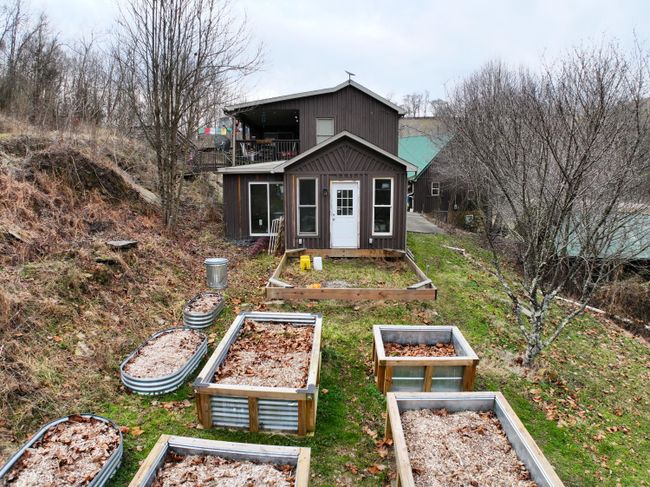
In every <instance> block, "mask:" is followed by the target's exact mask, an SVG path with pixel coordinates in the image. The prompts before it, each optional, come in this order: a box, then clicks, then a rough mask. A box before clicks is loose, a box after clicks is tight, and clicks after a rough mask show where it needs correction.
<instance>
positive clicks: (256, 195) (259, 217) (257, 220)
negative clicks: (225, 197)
mask: <svg viewBox="0 0 650 487" xmlns="http://www.w3.org/2000/svg"><path fill="white" fill-rule="evenodd" d="M267 190H268V185H267V184H266V183H264V184H251V185H250V205H251V233H268V231H269V213H268V206H267V205H268V193H267Z"/></svg>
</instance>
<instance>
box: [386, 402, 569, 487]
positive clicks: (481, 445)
mask: <svg viewBox="0 0 650 487" xmlns="http://www.w3.org/2000/svg"><path fill="white" fill-rule="evenodd" d="M386 400H387V407H388V414H387V419H386V438H387V439H392V440H393V446H394V451H395V462H396V464H397V483H398V485H400V486H402V487H423V486H438V485H439V486H446V487H461V486H466V485H508V486H512V487H533V486H538V487H561V486H563V484H562V481H561V480H560V478H559V477H558V476H557V474H556V473H555V471H554V470H553V467H552V466H551V465H550V463H549V462H548V460H546V458H545V457H544V454H543V453H542V451H541V450H540V449H539V447H538V446H537V445H536V444H535V442H534V440H533V439H532V438H531V436H530V435H529V434H528V432H527V431H526V428H525V427H524V425H523V424H522V423H521V421H520V420H519V418H518V417H517V415H516V414H515V412H514V411H513V410H512V408H511V407H510V405H509V404H508V402H507V401H506V400H505V398H504V397H503V395H502V394H501V393H500V392H455V393H435V392H434V393H431V392H429V393H407V392H397V393H389V394H387V396H386Z"/></svg>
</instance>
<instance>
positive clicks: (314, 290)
mask: <svg viewBox="0 0 650 487" xmlns="http://www.w3.org/2000/svg"><path fill="white" fill-rule="evenodd" d="M303 255H308V256H320V257H323V258H357V259H388V260H404V262H405V263H406V264H407V266H408V267H409V269H410V270H411V271H412V272H413V273H414V275H415V279H419V281H418V282H414V283H413V284H411V285H409V286H406V287H404V288H390V287H354V286H351V287H342V286H341V287H323V286H321V287H298V286H295V285H293V284H291V283H288V282H285V281H283V280H282V274H283V272H284V271H285V269H286V267H287V265H288V264H289V261H290V260H293V259H296V258H297V259H299V258H300V256H303ZM324 265H336V263H325V264H324ZM313 272H314V273H315V274H314V275H315V276H316V274H317V273H318V271H313ZM415 279H414V280H415ZM436 296H437V289H436V287H435V286H434V285H433V283H432V282H431V279H429V278H428V277H427V276H426V274H424V272H422V270H421V269H420V268H419V267H418V266H417V264H416V263H415V261H414V260H413V259H412V258H411V256H410V255H409V254H408V253H407V252H404V251H401V250H385V249H294V250H287V251H286V252H285V254H284V255H283V257H282V260H281V261H280V264H279V265H278V267H277V268H276V270H275V272H274V273H273V275H272V276H271V278H270V279H269V282H268V283H267V285H266V297H267V299H282V300H285V301H301V300H310V299H312V300H322V299H337V300H341V301H365V300H375V299H388V300H395V301H428V300H435V299H436Z"/></svg>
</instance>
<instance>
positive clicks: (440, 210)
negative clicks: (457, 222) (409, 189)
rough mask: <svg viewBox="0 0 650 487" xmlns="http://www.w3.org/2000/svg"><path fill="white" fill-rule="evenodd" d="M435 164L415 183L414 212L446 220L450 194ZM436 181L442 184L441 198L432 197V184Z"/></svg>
mask: <svg viewBox="0 0 650 487" xmlns="http://www.w3.org/2000/svg"><path fill="white" fill-rule="evenodd" d="M434 164H435V161H434ZM434 164H430V165H429V166H428V167H427V168H426V169H425V170H424V172H422V173H421V174H420V176H419V177H418V179H417V181H415V182H414V183H413V210H414V211H416V212H418V213H433V214H434V215H436V217H437V218H440V219H441V220H445V219H446V215H445V214H446V212H447V211H448V209H449V198H450V194H449V190H448V188H447V187H446V185H445V184H444V183H443V181H442V179H441V177H440V175H439V174H436V172H435V170H434V168H433V166H434ZM434 181H436V182H439V183H441V188H440V196H431V183H432V182H434Z"/></svg>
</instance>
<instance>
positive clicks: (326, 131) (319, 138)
mask: <svg viewBox="0 0 650 487" xmlns="http://www.w3.org/2000/svg"><path fill="white" fill-rule="evenodd" d="M333 135H334V119H333V118H317V119H316V143H317V144H320V143H321V142H323V141H325V140H327V139H329V138H330V137H331V136H333Z"/></svg>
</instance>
